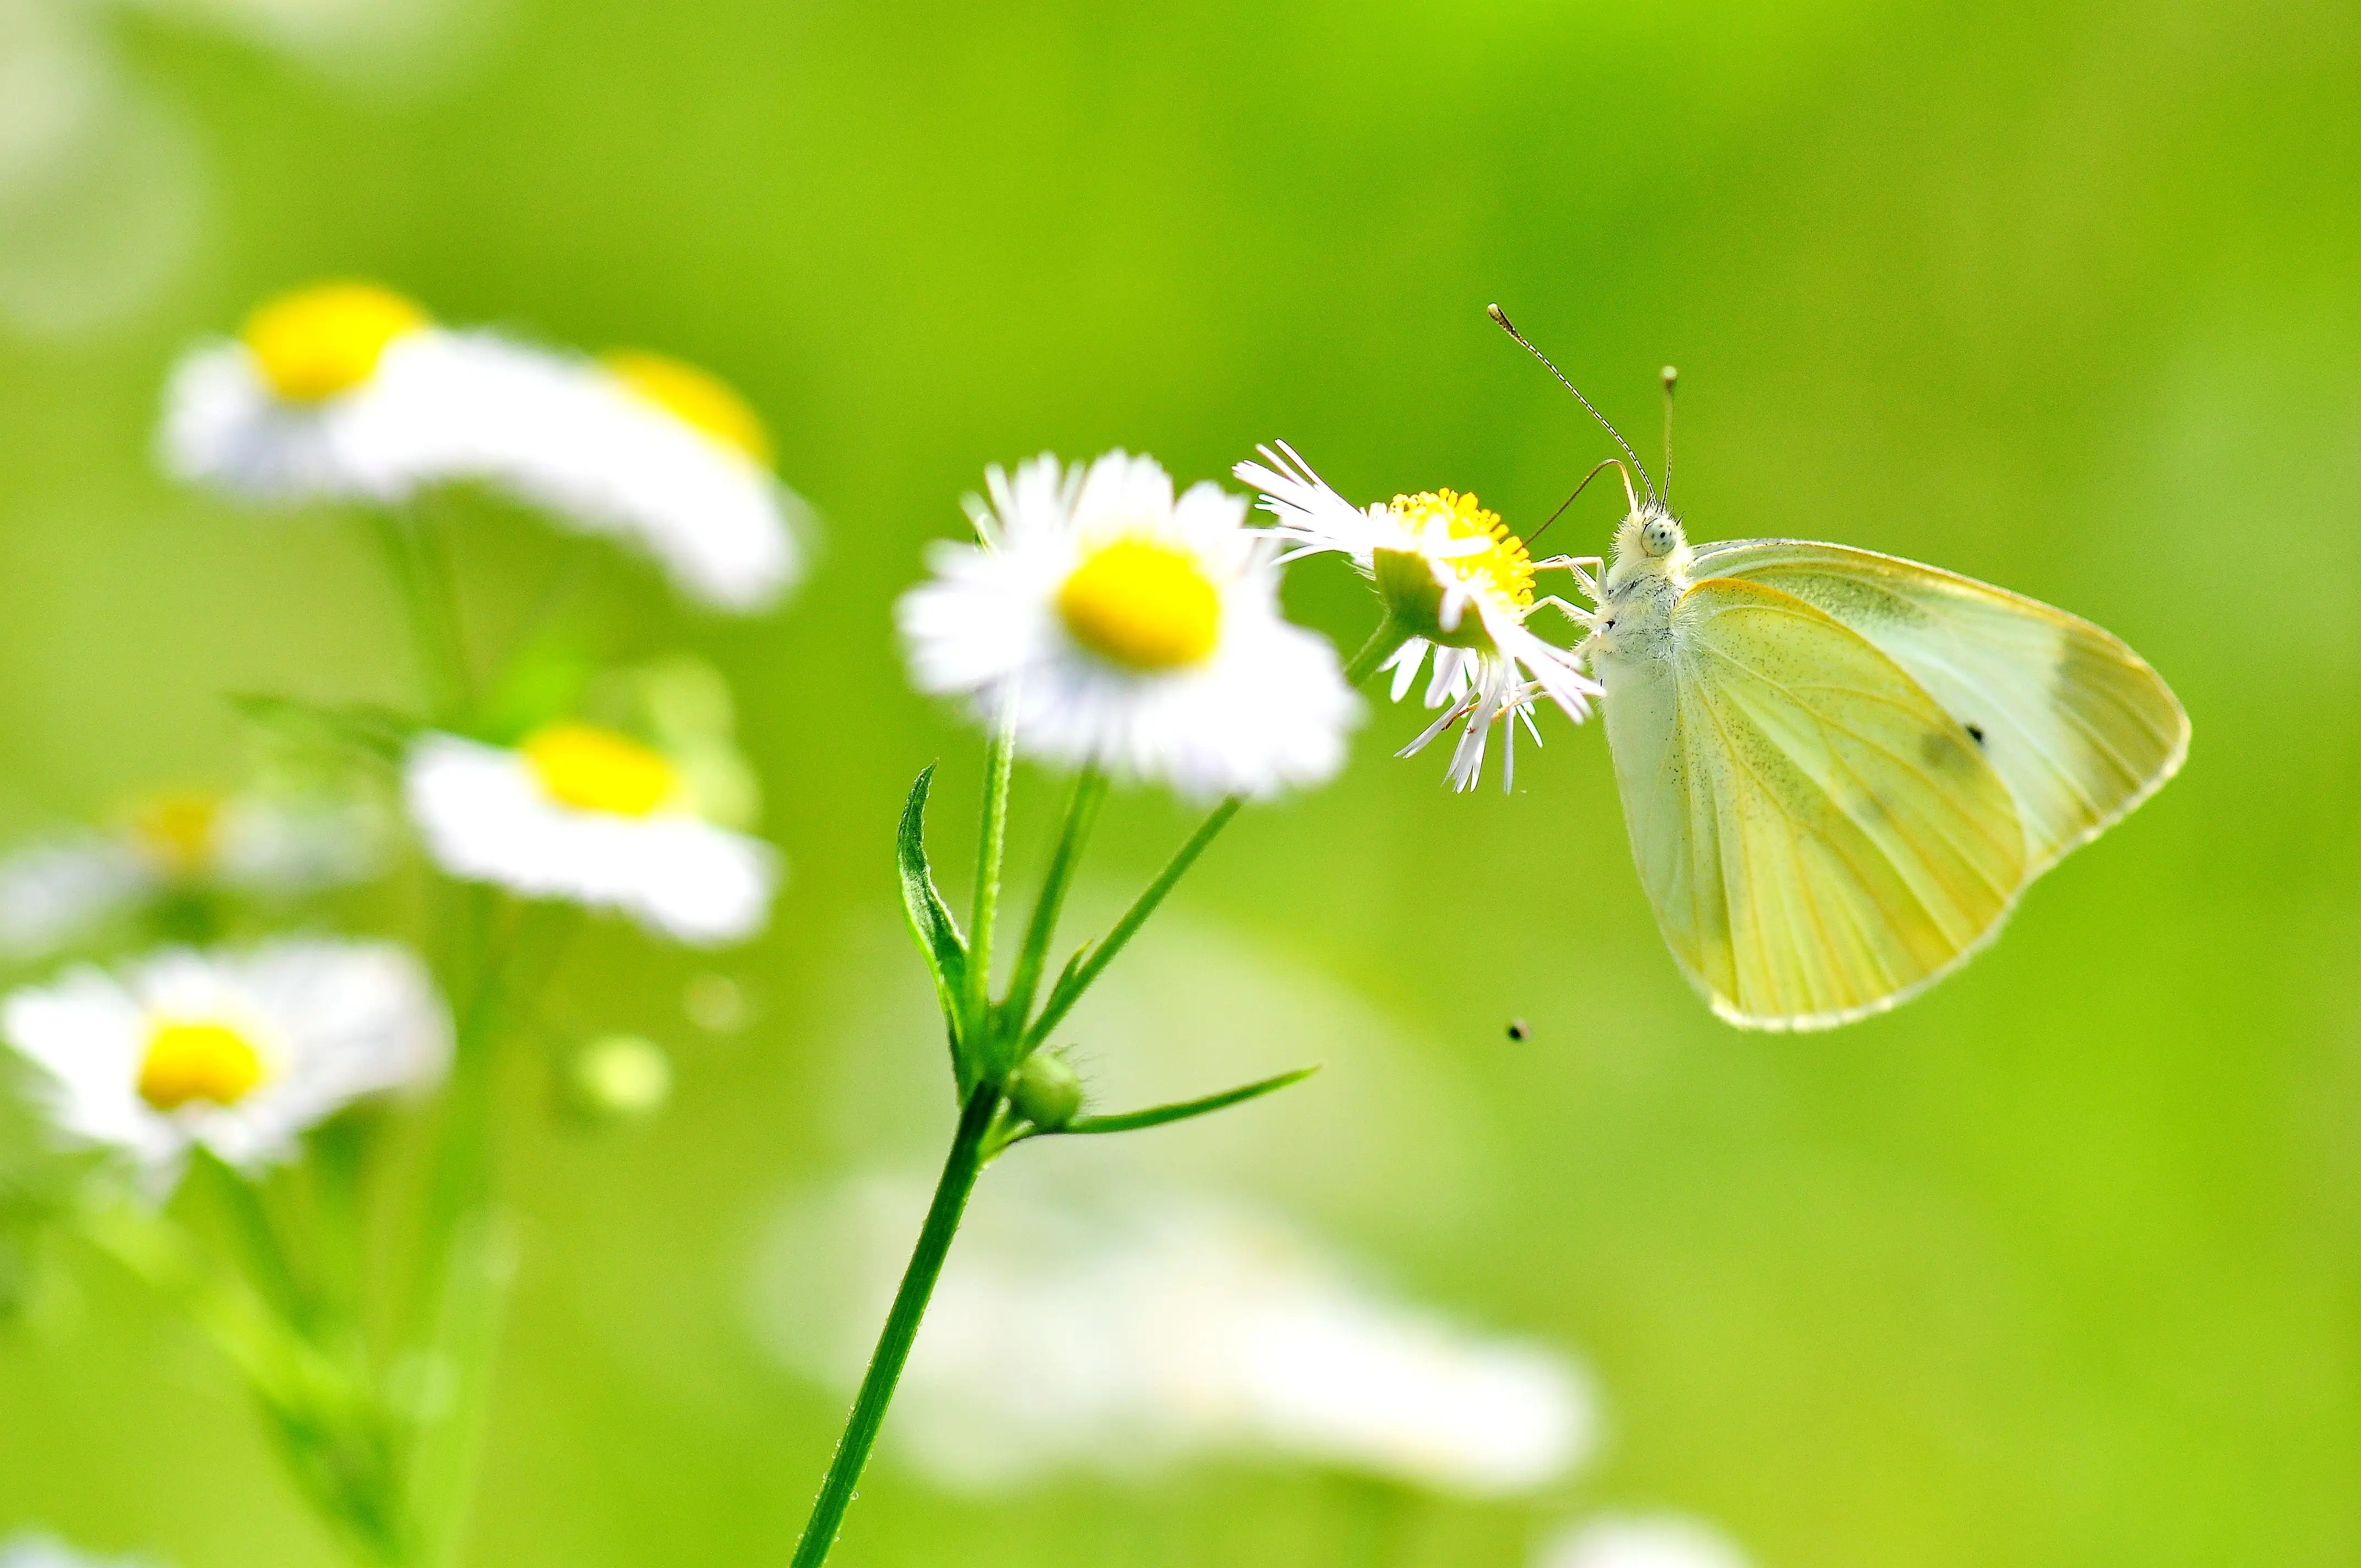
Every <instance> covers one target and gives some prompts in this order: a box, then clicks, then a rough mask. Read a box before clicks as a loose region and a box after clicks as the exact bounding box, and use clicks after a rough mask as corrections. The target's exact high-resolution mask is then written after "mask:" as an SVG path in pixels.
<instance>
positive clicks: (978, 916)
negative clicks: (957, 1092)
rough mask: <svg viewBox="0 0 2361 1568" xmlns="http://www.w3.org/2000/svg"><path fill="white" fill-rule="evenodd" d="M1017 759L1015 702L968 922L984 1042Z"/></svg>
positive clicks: (994, 768) (971, 1020) (975, 1029)
mask: <svg viewBox="0 0 2361 1568" xmlns="http://www.w3.org/2000/svg"><path fill="white" fill-rule="evenodd" d="M1015 762H1016V699H1015V698H1014V697H1011V698H1010V699H1009V700H1008V703H1007V706H1006V707H1005V708H1003V710H1002V712H1001V715H1000V718H999V719H998V721H997V722H995V723H994V725H993V729H992V750H991V752H990V755H989V756H988V758H987V759H986V761H985V763H984V775H983V832H982V833H981V834H980V836H979V838H978V841H977V844H976V849H975V917H974V919H973V920H972V921H971V922H969V931H968V955H967V1005H966V1008H965V1013H966V1014H967V1028H968V1037H969V1038H971V1039H976V1040H982V1039H983V1038H985V1037H986V1031H987V1030H988V1029H989V1027H990V1013H991V1008H992V925H993V920H994V916H997V915H998V914H999V911H1000V861H1001V855H1002V853H1003V851H1004V850H1005V849H1006V848H1007V845H1008V773H1009V769H1010V768H1011V767H1012V766H1013V765H1014V764H1015Z"/></svg>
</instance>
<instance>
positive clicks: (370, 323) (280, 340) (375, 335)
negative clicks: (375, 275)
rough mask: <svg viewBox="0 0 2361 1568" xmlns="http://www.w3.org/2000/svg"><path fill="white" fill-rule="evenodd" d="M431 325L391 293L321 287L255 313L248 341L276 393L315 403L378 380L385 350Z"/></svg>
mask: <svg viewBox="0 0 2361 1568" xmlns="http://www.w3.org/2000/svg"><path fill="white" fill-rule="evenodd" d="M426 323H427V316H426V313H425V312H424V311H422V310H420V309H419V308H418V307H417V306H416V305H414V304H412V303H411V302H409V301H408V300H405V299H403V298H402V297H401V295H399V294H397V293H395V292H393V291H391V290H390V289H380V288H379V287H378V286H377V285H376V284H374V283H322V284H320V285H318V286H316V287H314V288H310V289H299V290H297V291H295V292H293V293H291V294H282V295H280V297H279V298H278V299H275V300H273V301H271V302H269V304H266V305H264V306H263V307H262V308H261V309H259V310H258V311H256V312H255V313H254V314H252V315H250V316H248V317H247V320H246V332H245V334H244V336H245V338H246V345H247V348H249V349H251V350H253V352H254V357H255V361H256V363H257V364H258V365H260V366H261V367H262V374H263V378H264V379H266V380H268V381H269V383H270V385H271V389H273V390H274V391H276V392H277V393H278V394H279V395H280V397H282V398H285V399H286V400H288V401H290V402H297V403H316V402H320V401H323V400H326V399H329V398H333V397H336V396H338V395H340V394H342V393H345V392H349V391H351V390H352V389H354V388H355V387H357V386H359V385H360V384H361V383H362V382H364V381H366V380H368V378H370V377H371V376H374V375H375V374H377V362H378V360H379V358H380V357H381V356H383V355H384V353H385V351H386V346H387V345H389V344H390V343H392V342H393V340H394V339H396V338H398V337H401V336H403V335H404V334H409V333H412V332H416V331H417V330H418V329H419V328H421V327H423V326H424V325H425V324H426Z"/></svg>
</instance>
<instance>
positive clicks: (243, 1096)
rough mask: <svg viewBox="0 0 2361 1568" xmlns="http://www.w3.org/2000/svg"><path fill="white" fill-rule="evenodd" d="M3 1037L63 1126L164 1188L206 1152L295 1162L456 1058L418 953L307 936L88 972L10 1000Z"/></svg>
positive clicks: (246, 1163)
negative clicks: (195, 1154)
mask: <svg viewBox="0 0 2361 1568" xmlns="http://www.w3.org/2000/svg"><path fill="white" fill-rule="evenodd" d="M0 1035H5V1037H6V1039H7V1042H8V1044H10V1045H11V1046H13V1047H16V1050H17V1051H18V1052H19V1053H20V1054H22V1055H23V1056H24V1057H26V1058H27V1059H29V1060H30V1061H32V1062H33V1063H34V1064H36V1065H37V1066H38V1067H40V1068H41V1069H44V1070H45V1071H46V1073H47V1074H48V1077H49V1082H48V1083H47V1084H46V1085H45V1086H44V1088H43V1091H41V1093H40V1100H41V1102H42V1104H43V1106H44V1107H45V1109H46V1110H47V1112H48V1113H49V1117H50V1119H51V1120H53V1121H54V1122H56V1124H58V1125H59V1126H60V1128H62V1129H63V1130H64V1131H66V1132H68V1133H70V1134H71V1135H74V1136H76V1137H79V1138H82V1139H87V1140H89V1141H91V1142H93V1143H98V1144H106V1145H113V1146H116V1147H119V1148H121V1149H124V1150H126V1151H127V1152H129V1153H130V1154H131V1155H132V1156H133V1157H135V1158H137V1161H138V1162H139V1164H140V1165H141V1166H142V1167H143V1168H146V1169H147V1170H148V1172H150V1173H151V1175H152V1176H154V1177H155V1178H157V1179H159V1181H160V1182H162V1183H163V1184H166V1185H169V1184H170V1181H171V1180H173V1179H175V1178H176V1177H177V1175H178V1172H179V1168H180V1166H181V1158H182V1157H183V1156H184V1155H186V1153H187V1152H188V1150H189V1148H190V1147H191V1146H192V1145H196V1144H202V1145H203V1146H205V1147H206V1148H208V1149H210V1150H212V1151H213V1152H214V1154H215V1155H217V1156H219V1157H221V1158H222V1159H223V1160H225V1161H226V1162H228V1163H229V1164H231V1165H234V1166H236V1167H237V1168H240V1169H242V1170H246V1171H248V1172H251V1171H254V1170H256V1169H258V1168H260V1167H262V1166H263V1165H266V1164H268V1163H269V1162H271V1161H273V1160H277V1159H282V1158H285V1157H288V1156H289V1155H291V1153H292V1152H293V1150H294V1147H295V1144H296V1140H297V1137H298V1136H299V1135H301V1134H302V1132H303V1131H304V1130H305V1129H306V1128H308V1127H311V1126H313V1125H314V1124H317V1123H319V1122H321V1121H324V1120H325V1119H326V1118H327V1117H329V1116H330V1115H333V1114H334V1113H335V1112H337V1111H339V1110H341V1109H342V1108H343V1107H345V1106H346V1105H347V1104H350V1103H351V1102H353V1101H355V1100H357V1099H359V1098H360V1097H362V1096H364V1095H368V1094H375V1093H380V1092H384V1091H391V1090H398V1089H423V1088H425V1087H427V1086H429V1085H431V1084H433V1083H434V1082H435V1081H436V1080H439V1079H440V1077H441V1076H442V1073H443V1070H444V1069H445V1065H446V1064H447V1062H448V1060H449V1058H450V1052H451V1025H450V1019H449V1017H448V1015H447V1014H445V1011H444V1008H443V1003H442V1001H441V999H440V998H439V997H438V996H436V994H435V992H434V985H433V983H432V982H431V981H429V980H428V979H427V976H426V971H425V970H424V969H423V967H422V966H421V965H420V964H419V962H418V960H417V959H415V958H414V957H412V955H411V953H410V952H409V951H408V950H407V949H405V948H400V947H397V946H395V945H393V944H391V943H388V942H347V941H330V940H320V939H308V938H307V939H289V940H281V941H275V942H270V943H267V944H265V945H263V946H261V947H259V948H254V949H252V950H250V951H247V952H235V953H232V952H198V951H194V950H192V949H189V948H170V949H167V950H166V951H164V952H161V953H159V954H156V955H154V956H152V957H149V958H148V959H143V960H141V961H139V962H137V963H136V964H134V965H131V966H129V967H127V968H126V969H124V970H120V971H118V972H114V973H110V972H109V971H107V970H103V969H100V968H98V967H96V966H95V965H83V966H82V967H80V968H77V969H74V970H70V971H68V972H67V973H66V974H65V975H64V976H62V977H61V978H60V979H59V980H57V981H54V982H53V983H50V984H48V985H41V986H28V987H26V988H24V989H22V990H19V991H16V992H12V993H11V994H10V995H9V996H8V998H7V999H6V1001H5V1003H0Z"/></svg>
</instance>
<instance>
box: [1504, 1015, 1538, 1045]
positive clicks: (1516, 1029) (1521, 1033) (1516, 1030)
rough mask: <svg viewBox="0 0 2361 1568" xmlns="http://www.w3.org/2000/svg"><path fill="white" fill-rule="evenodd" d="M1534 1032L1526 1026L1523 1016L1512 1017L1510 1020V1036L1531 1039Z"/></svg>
mask: <svg viewBox="0 0 2361 1568" xmlns="http://www.w3.org/2000/svg"><path fill="white" fill-rule="evenodd" d="M1532 1033H1533V1032H1532V1030H1531V1029H1529V1028H1527V1027H1525V1021H1524V1020H1523V1019H1522V1018H1511V1019H1510V1020H1509V1038H1510V1039H1512V1040H1524V1039H1531V1038H1532Z"/></svg>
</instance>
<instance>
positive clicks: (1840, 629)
mask: <svg viewBox="0 0 2361 1568" xmlns="http://www.w3.org/2000/svg"><path fill="white" fill-rule="evenodd" d="M1607 687H1608V696H1607V697H1606V701H1605V706H1606V718H1607V724H1608V734H1609V747H1610V749H1611V751H1613V754H1614V758H1615V764H1616V773H1617V778H1618V782H1619V784H1620V789H1621V793H1622V796H1623V803H1624V811H1625V816H1626V819H1627V822H1628V824H1629V826H1630V829H1631V846H1632V851H1633V854H1634V856H1635V858H1636V859H1637V861H1638V862H1639V866H1640V872H1641V876H1642V882H1643V883H1645V884H1646V887H1647V890H1648V894H1649V896H1650V899H1651V900H1652V902H1653V904H1654V905H1655V908H1656V915H1657V918H1658V921H1659V923H1660V924H1661V925H1662V927H1663V928H1664V936H1665V939H1666V940H1667V942H1668V943H1669V944H1670V945H1671V947H1672V948H1673V951H1674V953H1675V956H1676V957H1677V958H1678V959H1679V960H1680V962H1681V965H1682V967H1683V969H1684V970H1686V972H1687V973H1688V975H1689V977H1690V979H1691V980H1692V981H1694V982H1695V983H1696V984H1697V986H1698V987H1699V989H1700V990H1702V991H1703V992H1705V993H1706V995H1707V997H1708V1000H1709V1001H1710V1002H1711V1003H1712V1004H1713V1007H1714V1010H1715V1011H1716V1012H1718V1013H1719V1014H1721V1015H1722V1016H1724V1017H1725V1018H1728V1019H1730V1021H1732V1022H1734V1023H1740V1024H1744V1025H1752V1026H1754V1027H1762V1028H1817V1027H1827V1026H1829V1025H1836V1024H1840V1023H1843V1022H1846V1021H1848V1020H1849V1019H1852V1018H1857V1017H1861V1016H1863V1015H1864V1014H1870V1013H1874V1012H1877V1011H1880V1010H1882V1009H1883V1008H1885V1007H1888V1006H1891V1005H1892V1004H1893V1003H1895V1002H1897V1001H1899V1000H1901V999H1902V998H1903V997H1905V996H1906V995H1908V994H1909V993H1910V992H1913V991H1915V990H1916V989H1917V988H1918V987H1919V986H1922V985H1924V984H1926V983H1927V981H1931V980H1933V979H1934V978H1936V977H1937V976H1938V975H1939V974H1941V973H1942V972H1943V971H1944V970H1947V969H1948V968H1949V967H1950V966H1952V965H1953V964H1955V963H1957V962H1959V961H1960V959H1962V958H1964V957H1965V956H1966V955H1967V954H1968V953H1969V952H1971V951H1972V950H1973V949H1974V948H1975V947H1976V946H1977V945H1978V944H1979V943H1980V942H1981V941H1982V940H1983V939H1984V938H1986V937H1988V936H1989V935H1990V934H1991V933H1992V932H1993V930H1994V929H1996V928H1997V927H1998V926H1999V924H2000V922H2001V921H2002V919H2003V918H2004V916H2005V915H2006V914H2007V910H2008V906H2009V904H2010V901H2011V900H2012V899H2013V897H2014V896H2015V893H2016V890H2017V888H2018V887H2019V886H2020V885H2021V883H2023V881H2024V879H2025V875H2026V839H2025V831H2024V828H2023V827H2022V826H2021V825H2020V823H2019V821H2018V816H2017V810H2016V806H2015V800H2014V798H2013V797H2012V795H2011V794H2010V791H2009V788H2008V786H2007V784H2005V783H2004V781H2003V780H2002V778H2001V776H2000V774H1999V773H1997V772H1996V771H1995V770H1994V768H1993V764H1992V763H1991V762H1989V761H1988V760H1987V758H1986V757H1985V755H1984V753H1983V751H1982V749H1981V748H1980V747H1979V746H1978V744H1977V742H1976V741H1975V740H1974V738H1973V737H1972V736H1971V735H1970V734H1969V733H1968V731H1967V730H1966V729H1964V728H1963V727H1962V726H1961V725H1960V723H1959V721H1958V720H1956V719H1955V718H1952V717H1951V716H1950V715H1949V713H1947V712H1946V711H1945V710H1944V708H1943V707H1942V706H1941V705H1940V704H1939V703H1938V702H1937V701H1936V700H1935V698H1934V697H1933V696H1930V695H1929V694H1928V693H1927V691H1926V690H1925V689H1924V688H1923V687H1921V686H1920V685H1918V683H1917V682H1916V681H1914V680H1913V679H1912V678H1911V677H1910V675H1909V674H1907V673H1906V672H1905V670H1904V669H1903V668H1902V667H1901V666H1900V665H1899V664H1898V663H1896V662H1895V661H1894V660H1893V659H1890V658H1888V657H1887V656H1886V655H1885V654H1884V653H1883V652H1880V651H1879V650H1878V649H1877V648H1876V647H1875V646H1873V645H1872V643H1871V642H1870V641H1868V640H1866V639H1865V638H1863V637H1862V636H1861V635H1858V634H1857V633H1855V632H1854V631H1852V630H1849V629H1848V628H1847V627H1846V626H1845V625H1843V624H1842V623H1841V622H1840V621H1839V620H1837V619H1836V618H1834V617H1833V616H1831V615H1830V614H1828V613H1827V612H1826V611H1824V610H1822V609H1818V608H1816V607H1815V606H1814V605H1812V604H1809V603H1807V602H1806V601H1804V600H1803V599H1801V598H1797V597H1795V596H1793V595H1790V594H1787V593H1784V592H1782V591H1780V590H1779V589H1777V588H1774V587H1768V586H1766V585H1764V584H1761V583H1755V582H1748V581H1737V580H1731V579H1729V578H1726V577H1725V578H1710V579H1707V580H1704V581H1698V582H1696V583H1695V584H1694V585H1693V586H1692V587H1690V588H1689V589H1688V590H1687V591H1686V593H1685V594H1684V595H1683V596H1682V597H1681V598H1680V600H1679V601H1678V604H1677V606H1676V608H1675V609H1674V612H1673V620H1672V630H1671V637H1670V640H1669V642H1668V644H1667V646H1666V651H1665V653H1664V656H1663V657H1651V658H1646V659H1631V660H1626V661H1617V662H1616V663H1614V664H1613V666H1612V667H1611V670H1610V672H1609V674H1608V677H1607Z"/></svg>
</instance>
